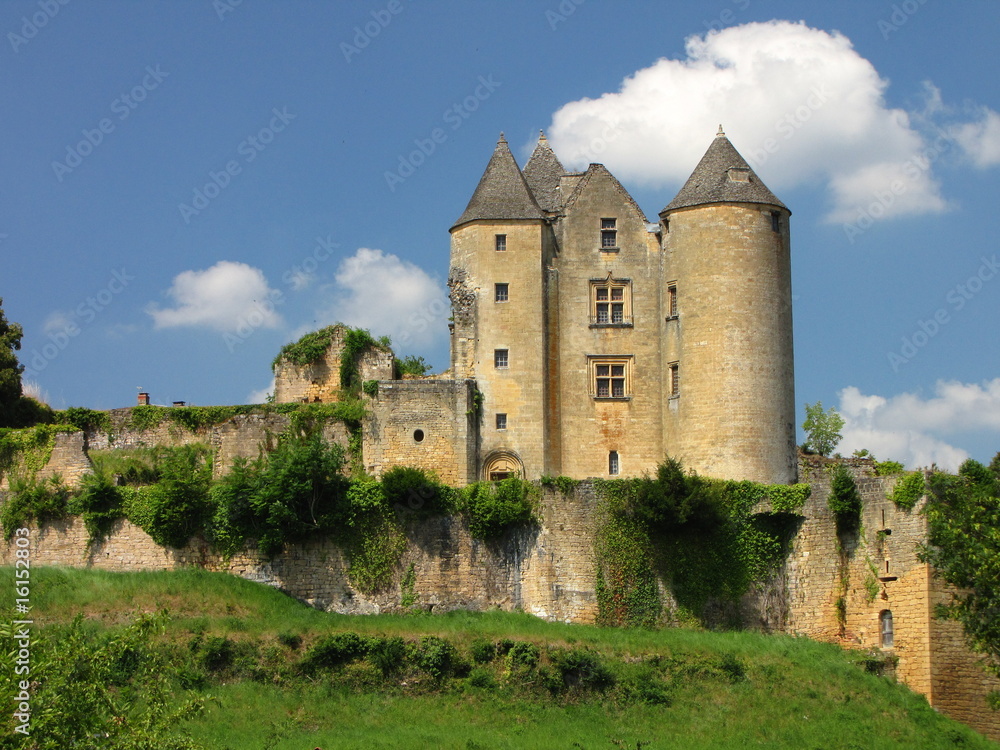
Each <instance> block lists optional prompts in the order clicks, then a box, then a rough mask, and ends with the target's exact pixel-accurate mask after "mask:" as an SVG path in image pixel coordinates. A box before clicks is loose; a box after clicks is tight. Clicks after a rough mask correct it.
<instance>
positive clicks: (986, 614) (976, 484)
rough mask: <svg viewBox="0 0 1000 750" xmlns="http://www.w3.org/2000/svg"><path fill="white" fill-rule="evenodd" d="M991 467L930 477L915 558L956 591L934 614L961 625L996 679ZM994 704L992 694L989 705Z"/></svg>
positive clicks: (996, 463)
mask: <svg viewBox="0 0 1000 750" xmlns="http://www.w3.org/2000/svg"><path fill="white" fill-rule="evenodd" d="M998 457H1000V454H998ZM994 467H1000V459H998V458H994V460H993V463H992V464H991V465H990V468H987V467H985V466H983V465H982V464H981V463H979V462H978V461H974V460H972V459H969V460H968V461H966V462H965V463H963V464H962V466H961V467H960V468H959V470H958V474H957V475H954V474H945V473H944V472H934V473H933V474H932V475H931V477H930V479H929V481H928V487H929V489H930V493H929V495H928V501H927V506H926V508H925V511H924V512H925V513H926V515H927V524H928V530H929V534H928V543H927V545H925V546H924V547H923V548H922V549H921V551H920V558H921V559H922V560H923V561H924V562H928V563H930V564H931V565H932V566H933V567H934V569H935V571H936V572H937V574H938V575H939V576H940V577H941V578H942V579H944V580H945V581H947V582H948V583H950V584H951V585H952V586H955V587H956V588H957V589H958V590H957V591H955V592H953V593H952V600H951V602H950V603H949V604H947V605H944V606H942V607H940V609H939V613H938V614H939V615H941V616H944V617H947V618H950V619H953V620H958V621H959V622H961V623H962V626H963V627H964V629H965V635H966V637H967V638H968V640H969V644H970V645H971V646H972V648H973V649H975V650H976V651H979V652H980V653H983V654H985V655H986V656H987V657H988V661H987V663H988V665H989V667H990V669H991V670H992V671H993V672H995V673H996V674H998V675H1000V475H998V472H997V470H996V469H995V468H994ZM998 698H1000V695H998V694H997V693H994V694H993V702H994V705H998V704H1000V700H998Z"/></svg>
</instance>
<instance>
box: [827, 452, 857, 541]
mask: <svg viewBox="0 0 1000 750" xmlns="http://www.w3.org/2000/svg"><path fill="white" fill-rule="evenodd" d="M827 505H828V506H829V508H830V510H832V511H833V515H834V518H835V519H836V522H837V532H838V533H850V532H853V531H857V529H858V526H859V525H860V523H861V495H860V493H859V492H858V486H857V484H855V482H854V477H852V476H851V473H850V472H849V471H848V470H847V467H846V466H844V465H843V464H837V467H836V468H835V469H834V471H833V478H832V479H831V481H830V497H829V498H828V499H827Z"/></svg>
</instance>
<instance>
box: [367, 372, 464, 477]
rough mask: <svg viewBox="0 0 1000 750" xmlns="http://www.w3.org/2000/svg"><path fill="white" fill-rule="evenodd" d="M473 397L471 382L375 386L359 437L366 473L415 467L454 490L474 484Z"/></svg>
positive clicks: (400, 382)
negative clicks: (425, 471) (453, 487)
mask: <svg viewBox="0 0 1000 750" xmlns="http://www.w3.org/2000/svg"><path fill="white" fill-rule="evenodd" d="M474 393H475V383H474V382H473V381H471V380H392V381H379V387H378V394H377V395H375V396H374V397H372V398H370V399H369V400H368V402H367V404H366V407H367V408H368V411H369V416H368V418H366V419H365V421H364V428H363V433H362V439H363V445H362V454H363V456H364V461H365V468H366V470H367V471H368V473H369V474H372V475H373V476H381V475H382V474H383V473H384V472H385V471H386V470H387V469H390V468H392V467H393V466H415V467H418V468H421V469H425V470H427V471H430V472H433V473H434V474H436V475H437V476H438V478H439V479H440V480H441V481H442V482H446V483H447V484H450V485H454V486H459V487H461V486H464V485H466V484H469V483H470V482H474V481H476V479H477V476H476V471H477V467H476V431H477V430H476V424H475V420H476V419H477V418H478V415H477V414H476V413H475V401H474V398H473V394H474Z"/></svg>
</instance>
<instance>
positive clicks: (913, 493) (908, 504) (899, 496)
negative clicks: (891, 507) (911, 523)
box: [889, 471, 927, 510]
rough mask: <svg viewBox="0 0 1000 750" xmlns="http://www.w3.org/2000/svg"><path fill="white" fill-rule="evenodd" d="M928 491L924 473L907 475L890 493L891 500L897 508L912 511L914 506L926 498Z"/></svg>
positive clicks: (901, 478) (916, 472)
mask: <svg viewBox="0 0 1000 750" xmlns="http://www.w3.org/2000/svg"><path fill="white" fill-rule="evenodd" d="M926 491H927V488H926V485H925V482H924V473H923V472H922V471H915V472H913V473H912V474H907V475H906V476H904V477H900V479H899V480H898V481H897V482H896V486H895V487H893V488H892V492H890V493H889V499H890V500H892V502H893V503H895V504H896V507H897V508H902V509H903V510H911V509H912V508H913V506H914V505H916V504H917V502H918V501H919V500H920V498H922V497H923V496H924V493H925V492H926Z"/></svg>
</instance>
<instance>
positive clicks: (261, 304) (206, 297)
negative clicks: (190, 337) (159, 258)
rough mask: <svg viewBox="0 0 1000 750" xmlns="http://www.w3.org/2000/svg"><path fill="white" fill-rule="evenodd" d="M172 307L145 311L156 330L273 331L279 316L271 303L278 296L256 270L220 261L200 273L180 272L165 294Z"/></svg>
mask: <svg viewBox="0 0 1000 750" xmlns="http://www.w3.org/2000/svg"><path fill="white" fill-rule="evenodd" d="M166 294H167V296H168V297H170V298H171V299H172V300H173V301H174V303H175V306H174V307H168V308H160V307H159V306H157V305H156V304H155V303H154V304H150V305H149V306H148V307H147V308H146V312H147V313H149V315H151V316H152V317H153V322H154V324H155V326H156V327H157V328H175V327H178V326H205V327H207V328H213V329H215V330H217V331H223V332H231V331H236V330H237V329H238V328H240V327H241V326H243V327H246V326H250V327H251V328H254V329H256V328H277V327H278V326H279V325H281V322H282V321H281V316H280V315H278V313H277V312H276V311H275V303H276V301H278V300H280V298H281V292H279V291H278V290H275V289H272V288H271V287H270V285H269V284H268V282H267V278H266V277H265V276H264V273H263V272H262V271H261V270H260V269H259V268H254V267H253V266H248V265H247V264H246V263H234V262H233V261H228V260H220V261H219V262H218V263H216V264H215V265H214V266H212V267H211V268H206V269H205V270H203V271H184V272H183V273H179V274H177V276H175V277H174V283H173V285H172V286H171V287H170V289H168V290H167V292H166Z"/></svg>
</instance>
